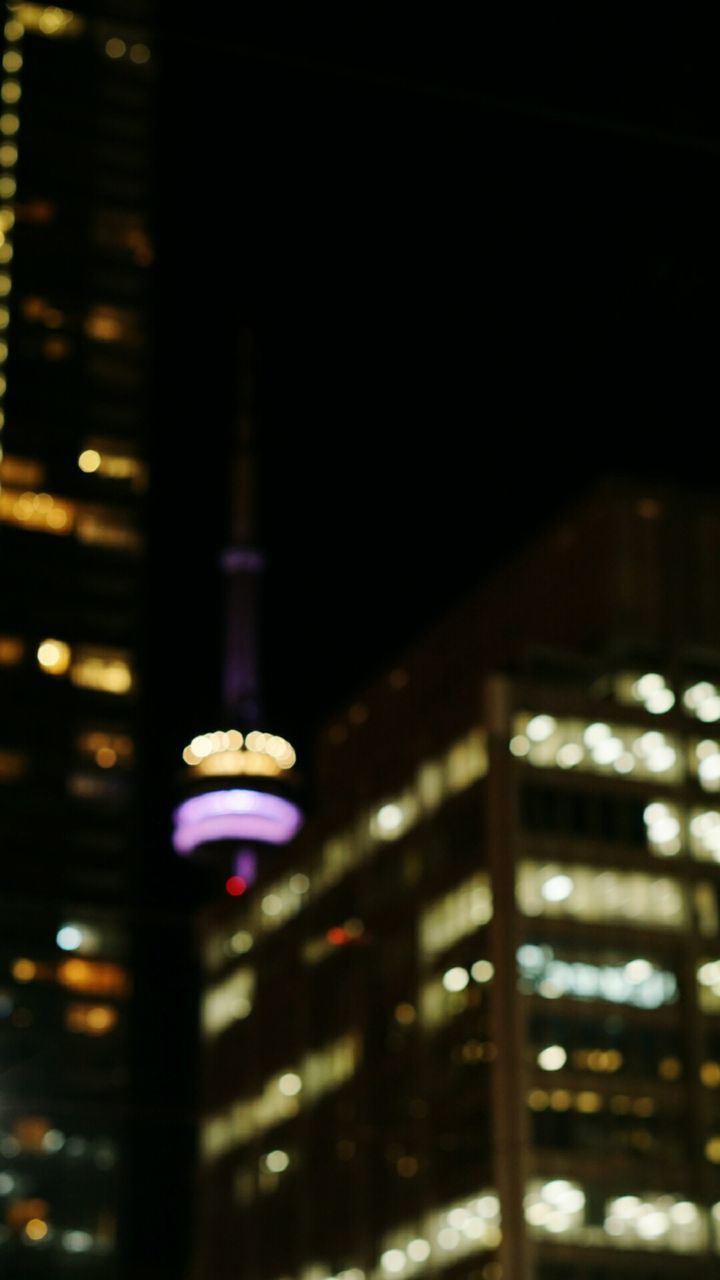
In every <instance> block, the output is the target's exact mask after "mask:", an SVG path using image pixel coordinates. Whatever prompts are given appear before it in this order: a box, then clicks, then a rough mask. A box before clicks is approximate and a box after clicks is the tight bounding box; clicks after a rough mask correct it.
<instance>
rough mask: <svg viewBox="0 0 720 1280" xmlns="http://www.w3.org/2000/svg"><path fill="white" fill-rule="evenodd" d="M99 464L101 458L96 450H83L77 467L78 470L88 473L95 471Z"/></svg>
mask: <svg viewBox="0 0 720 1280" xmlns="http://www.w3.org/2000/svg"><path fill="white" fill-rule="evenodd" d="M101 462H102V458H101V457H100V454H99V453H98V451H97V449H83V451H82V453H81V454H80V457H79V458H78V466H79V468H80V470H81V471H86V472H88V473H89V472H91V471H97V469H98V467H99V466H100V463H101Z"/></svg>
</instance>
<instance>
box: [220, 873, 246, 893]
mask: <svg viewBox="0 0 720 1280" xmlns="http://www.w3.org/2000/svg"><path fill="white" fill-rule="evenodd" d="M225 888H226V890H227V892H228V893H229V894H230V897H231V898H239V897H240V895H241V894H242V893H244V892H245V890H246V889H247V881H246V880H243V878H242V876H228V879H227V880H226V881H225Z"/></svg>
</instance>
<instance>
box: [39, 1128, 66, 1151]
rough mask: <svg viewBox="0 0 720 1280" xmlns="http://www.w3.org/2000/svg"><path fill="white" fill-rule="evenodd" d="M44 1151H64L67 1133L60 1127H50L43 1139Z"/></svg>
mask: <svg viewBox="0 0 720 1280" xmlns="http://www.w3.org/2000/svg"><path fill="white" fill-rule="evenodd" d="M42 1146H43V1151H50V1152H52V1153H53V1154H54V1153H55V1152H56V1151H62V1149H63V1147H64V1146H65V1134H64V1133H63V1132H62V1131H61V1130H60V1129H48V1131H47V1133H46V1134H45V1135H44V1137H43V1140H42Z"/></svg>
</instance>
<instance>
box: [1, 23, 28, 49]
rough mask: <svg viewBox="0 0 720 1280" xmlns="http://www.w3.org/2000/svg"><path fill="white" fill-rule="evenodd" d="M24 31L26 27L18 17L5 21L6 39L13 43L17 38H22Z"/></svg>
mask: <svg viewBox="0 0 720 1280" xmlns="http://www.w3.org/2000/svg"><path fill="white" fill-rule="evenodd" d="M24 31H25V28H24V27H23V24H22V22H18V20H17V18H10V20H9V21H8V22H6V23H5V39H6V40H8V41H9V42H10V43H11V44H12V43H14V41H15V40H21V39H22V37H23V34H24Z"/></svg>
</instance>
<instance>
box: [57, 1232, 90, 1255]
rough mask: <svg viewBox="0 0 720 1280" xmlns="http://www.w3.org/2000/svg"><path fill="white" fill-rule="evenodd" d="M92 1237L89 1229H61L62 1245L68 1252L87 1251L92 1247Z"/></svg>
mask: <svg viewBox="0 0 720 1280" xmlns="http://www.w3.org/2000/svg"><path fill="white" fill-rule="evenodd" d="M92 1246H93V1238H92V1236H91V1235H90V1232H89V1231H63V1233H62V1247H63V1249H66V1250H67V1252H68V1253H87V1252H88V1250H89V1249H92Z"/></svg>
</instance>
